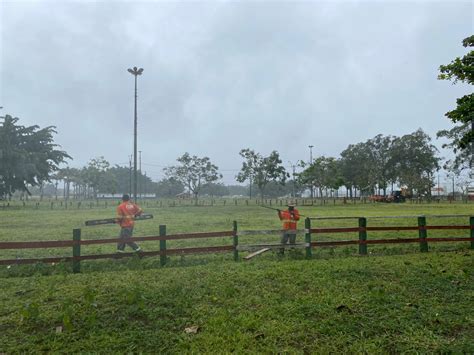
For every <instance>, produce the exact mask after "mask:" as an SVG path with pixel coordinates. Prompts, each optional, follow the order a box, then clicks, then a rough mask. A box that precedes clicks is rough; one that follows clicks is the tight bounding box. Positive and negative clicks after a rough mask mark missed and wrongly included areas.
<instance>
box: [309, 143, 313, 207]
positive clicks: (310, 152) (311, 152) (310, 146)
mask: <svg viewBox="0 0 474 355" xmlns="http://www.w3.org/2000/svg"><path fill="white" fill-rule="evenodd" d="M313 147H314V145H308V148H309V167H310V168H311V165H313ZM310 176H311V174H310ZM312 178H313V177H312V176H311V200H312V199H313V198H314V191H313V179H312Z"/></svg>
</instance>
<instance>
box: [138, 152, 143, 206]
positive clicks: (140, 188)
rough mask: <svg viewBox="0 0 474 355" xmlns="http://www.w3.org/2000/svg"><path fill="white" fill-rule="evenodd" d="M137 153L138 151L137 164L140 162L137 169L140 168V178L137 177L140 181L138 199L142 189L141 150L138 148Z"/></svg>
mask: <svg viewBox="0 0 474 355" xmlns="http://www.w3.org/2000/svg"><path fill="white" fill-rule="evenodd" d="M138 153H139V157H138V160H139V164H140V166H139V167H138V170H140V179H138V180H139V181H140V184H139V189H138V191H139V192H138V194H139V195H140V200H141V199H142V190H143V186H142V151H141V150H139V151H138Z"/></svg>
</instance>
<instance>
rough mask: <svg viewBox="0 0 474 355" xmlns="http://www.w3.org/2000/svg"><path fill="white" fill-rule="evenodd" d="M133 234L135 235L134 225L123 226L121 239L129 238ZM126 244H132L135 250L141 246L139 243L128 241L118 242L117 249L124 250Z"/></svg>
mask: <svg viewBox="0 0 474 355" xmlns="http://www.w3.org/2000/svg"><path fill="white" fill-rule="evenodd" d="M132 235H133V227H122V229H121V230H120V235H119V238H120V239H127V238H131V237H132ZM125 245H128V246H130V247H131V248H132V249H133V250H137V249H138V248H139V246H138V244H137V243H135V242H128V243H118V244H117V249H118V250H124V249H125Z"/></svg>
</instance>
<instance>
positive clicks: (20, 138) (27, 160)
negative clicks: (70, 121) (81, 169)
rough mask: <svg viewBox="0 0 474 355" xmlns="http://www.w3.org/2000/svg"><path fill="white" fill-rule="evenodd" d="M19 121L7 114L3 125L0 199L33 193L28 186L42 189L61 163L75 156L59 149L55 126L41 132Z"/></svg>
mask: <svg viewBox="0 0 474 355" xmlns="http://www.w3.org/2000/svg"><path fill="white" fill-rule="evenodd" d="M18 121H19V119H18V118H17V117H15V118H13V117H12V116H10V115H6V116H5V117H4V118H3V123H2V125H1V126H0V196H9V197H11V195H12V194H13V193H14V192H15V191H17V190H18V191H24V192H26V193H28V194H30V192H29V190H28V185H30V186H40V185H41V184H42V183H44V182H45V181H48V182H49V181H51V178H52V174H53V173H54V172H55V171H57V170H58V169H59V164H61V163H63V162H64V161H65V160H66V159H71V157H70V156H69V155H68V154H67V153H66V152H64V151H62V150H58V149H56V147H58V145H57V144H54V141H53V134H55V133H57V132H56V130H55V127H54V126H49V127H45V128H42V129H40V128H39V126H37V125H34V126H30V127H25V126H20V125H18V124H17V122H18Z"/></svg>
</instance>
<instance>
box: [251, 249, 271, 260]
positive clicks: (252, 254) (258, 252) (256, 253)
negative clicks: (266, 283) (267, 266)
mask: <svg viewBox="0 0 474 355" xmlns="http://www.w3.org/2000/svg"><path fill="white" fill-rule="evenodd" d="M269 250H271V249H270V248H263V249H260V250H257V251H255V252H253V253H251V254H249V255H247V256H246V257H244V260H250V259H252V258H253V257H254V256H257V255H260V254H263V253H265V252H266V251H269Z"/></svg>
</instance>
